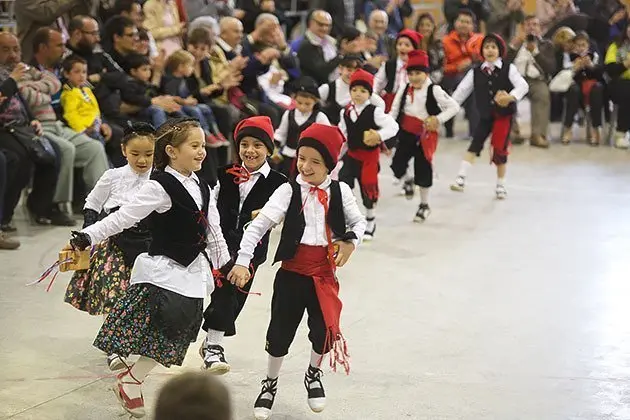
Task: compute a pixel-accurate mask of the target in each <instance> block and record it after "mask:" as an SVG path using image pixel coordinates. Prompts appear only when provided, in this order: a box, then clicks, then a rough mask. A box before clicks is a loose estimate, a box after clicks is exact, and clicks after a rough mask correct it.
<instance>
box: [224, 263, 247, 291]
mask: <svg viewBox="0 0 630 420" xmlns="http://www.w3.org/2000/svg"><path fill="white" fill-rule="evenodd" d="M250 277H251V276H250V274H249V268H247V267H244V266H242V265H235V266H234V267H232V270H230V273H229V274H228V276H227V279H228V281H229V282H230V283H232V284H234V285H236V286H238V287H243V286H245V285H246V284H247V282H248V281H249V279H250Z"/></svg>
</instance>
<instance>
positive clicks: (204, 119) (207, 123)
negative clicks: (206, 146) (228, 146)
mask: <svg viewBox="0 0 630 420" xmlns="http://www.w3.org/2000/svg"><path fill="white" fill-rule="evenodd" d="M182 111H183V112H184V114H186V115H188V116H189V117H192V118H196V119H198V120H199V123H200V124H201V128H203V131H205V132H206V133H212V134H218V128H217V122H216V120H215V119H214V114H213V113H212V109H210V107H209V106H208V105H206V104H197V105H184V106H183V107H182Z"/></svg>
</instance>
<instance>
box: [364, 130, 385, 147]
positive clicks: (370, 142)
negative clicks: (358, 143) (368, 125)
mask: <svg viewBox="0 0 630 420" xmlns="http://www.w3.org/2000/svg"><path fill="white" fill-rule="evenodd" d="M363 143H365V144H366V145H367V146H370V147H372V146H378V145H379V144H380V143H381V135H380V134H378V132H377V131H376V130H374V129H372V130H368V131H364V132H363Z"/></svg>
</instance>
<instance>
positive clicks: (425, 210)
mask: <svg viewBox="0 0 630 420" xmlns="http://www.w3.org/2000/svg"><path fill="white" fill-rule="evenodd" d="M430 214H431V209H430V208H429V205H428V204H420V207H418V211H417V212H416V216H415V217H414V218H413V221H414V222H418V223H422V222H424V221H425V220H427V219H428V218H429V215H430Z"/></svg>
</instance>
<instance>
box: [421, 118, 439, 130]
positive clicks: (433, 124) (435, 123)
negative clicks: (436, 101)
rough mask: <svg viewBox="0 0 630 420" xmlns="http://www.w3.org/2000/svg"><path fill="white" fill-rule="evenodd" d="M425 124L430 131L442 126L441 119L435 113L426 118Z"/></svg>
mask: <svg viewBox="0 0 630 420" xmlns="http://www.w3.org/2000/svg"><path fill="white" fill-rule="evenodd" d="M424 124H425V127H426V129H427V130H428V131H438V129H439V128H440V120H438V119H437V117H435V116H433V115H432V116H430V117H429V118H427V119H426V120H424Z"/></svg>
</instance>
